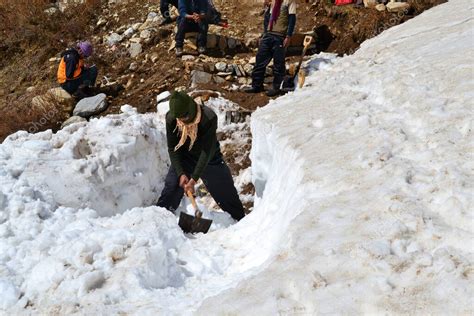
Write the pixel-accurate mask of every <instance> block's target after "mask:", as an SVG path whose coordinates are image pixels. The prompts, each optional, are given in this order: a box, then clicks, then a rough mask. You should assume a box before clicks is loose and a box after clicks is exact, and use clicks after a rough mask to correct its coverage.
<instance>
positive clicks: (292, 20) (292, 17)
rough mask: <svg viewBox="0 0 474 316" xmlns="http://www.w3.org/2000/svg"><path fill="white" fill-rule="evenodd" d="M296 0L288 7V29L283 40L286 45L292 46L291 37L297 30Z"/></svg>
mask: <svg viewBox="0 0 474 316" xmlns="http://www.w3.org/2000/svg"><path fill="white" fill-rule="evenodd" d="M296 9H297V6H296V1H291V3H290V6H289V8H288V30H287V31H286V38H285V41H284V42H283V46H284V47H288V46H290V42H291V37H292V36H293V33H294V31H295V26H296Z"/></svg>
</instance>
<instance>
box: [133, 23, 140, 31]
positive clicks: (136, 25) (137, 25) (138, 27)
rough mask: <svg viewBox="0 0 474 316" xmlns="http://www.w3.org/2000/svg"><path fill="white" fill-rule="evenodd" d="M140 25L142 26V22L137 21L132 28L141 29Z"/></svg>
mask: <svg viewBox="0 0 474 316" xmlns="http://www.w3.org/2000/svg"><path fill="white" fill-rule="evenodd" d="M140 26H142V23H135V24H133V25H132V28H133V30H134V31H138V30H139V29H140Z"/></svg>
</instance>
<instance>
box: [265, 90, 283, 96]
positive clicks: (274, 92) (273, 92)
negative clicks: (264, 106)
mask: <svg viewBox="0 0 474 316" xmlns="http://www.w3.org/2000/svg"><path fill="white" fill-rule="evenodd" d="M282 94H283V91H281V90H280V89H275V88H272V89H270V90H268V91H267V93H266V95H267V97H270V98H272V97H276V96H279V95H282Z"/></svg>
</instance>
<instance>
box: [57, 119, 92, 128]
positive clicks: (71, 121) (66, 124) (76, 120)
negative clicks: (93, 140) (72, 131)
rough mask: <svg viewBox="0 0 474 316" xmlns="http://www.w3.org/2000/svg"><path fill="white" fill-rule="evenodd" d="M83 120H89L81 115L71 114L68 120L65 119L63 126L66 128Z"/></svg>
mask: <svg viewBox="0 0 474 316" xmlns="http://www.w3.org/2000/svg"><path fill="white" fill-rule="evenodd" d="M81 122H87V120H86V119H85V118H83V117H80V116H71V117H70V118H68V119H67V120H66V121H64V122H63V124H61V128H65V127H66V126H69V125H72V124H75V123H81Z"/></svg>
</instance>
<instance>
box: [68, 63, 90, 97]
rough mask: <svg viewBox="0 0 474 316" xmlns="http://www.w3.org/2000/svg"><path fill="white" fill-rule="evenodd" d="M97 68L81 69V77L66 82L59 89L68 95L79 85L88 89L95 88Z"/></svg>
mask: <svg viewBox="0 0 474 316" xmlns="http://www.w3.org/2000/svg"><path fill="white" fill-rule="evenodd" d="M97 74H98V71H97V67H96V66H92V67H89V68H84V69H82V72H81V76H80V77H79V78H77V79H74V80H67V81H66V82H65V83H62V84H61V87H62V88H63V89H64V90H66V91H67V92H68V93H69V94H74V93H75V92H76V91H77V89H78V88H79V86H80V85H86V86H89V87H93V86H95V82H96V80H97Z"/></svg>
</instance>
